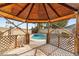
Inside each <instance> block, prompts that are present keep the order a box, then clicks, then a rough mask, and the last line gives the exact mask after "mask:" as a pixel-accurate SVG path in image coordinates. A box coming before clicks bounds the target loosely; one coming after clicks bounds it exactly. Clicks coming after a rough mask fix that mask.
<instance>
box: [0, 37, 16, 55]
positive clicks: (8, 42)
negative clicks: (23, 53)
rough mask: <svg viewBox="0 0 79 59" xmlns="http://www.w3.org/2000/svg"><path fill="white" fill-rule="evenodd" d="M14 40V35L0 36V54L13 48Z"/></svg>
mask: <svg viewBox="0 0 79 59" xmlns="http://www.w3.org/2000/svg"><path fill="white" fill-rule="evenodd" d="M16 40H17V36H16V35H10V36H0V54H2V53H4V52H5V51H8V50H10V49H13V48H15V44H16Z"/></svg>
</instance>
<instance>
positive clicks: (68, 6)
mask: <svg viewBox="0 0 79 59" xmlns="http://www.w3.org/2000/svg"><path fill="white" fill-rule="evenodd" d="M58 4H60V5H62V6H64V7H67V8H69V9H71V10H73V11H78V9H76V8H74V7H72V6H70V5H68V4H66V3H58Z"/></svg>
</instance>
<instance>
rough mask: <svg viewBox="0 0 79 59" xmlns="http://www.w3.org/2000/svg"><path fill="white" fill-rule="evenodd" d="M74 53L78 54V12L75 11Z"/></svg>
mask: <svg viewBox="0 0 79 59" xmlns="http://www.w3.org/2000/svg"><path fill="white" fill-rule="evenodd" d="M74 46H75V54H76V55H79V13H78V12H76V33H75V45H74Z"/></svg>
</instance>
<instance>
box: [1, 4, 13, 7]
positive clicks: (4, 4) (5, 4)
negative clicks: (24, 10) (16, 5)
mask: <svg viewBox="0 0 79 59" xmlns="http://www.w3.org/2000/svg"><path fill="white" fill-rule="evenodd" d="M11 4H12V3H5V4H3V5H0V8H1V7H5V6H8V5H11Z"/></svg>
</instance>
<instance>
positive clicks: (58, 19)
mask: <svg viewBox="0 0 79 59" xmlns="http://www.w3.org/2000/svg"><path fill="white" fill-rule="evenodd" d="M0 15H1V16H3V17H6V18H11V19H14V20H18V21H21V22H26V19H23V18H20V17H17V16H14V15H11V14H7V13H5V12H1V11H0ZM74 16H75V14H70V15H67V16H62V17H59V18H56V19H51V20H50V22H56V21H60V20H67V19H69V18H72V17H74ZM27 22H48V20H28V19H27Z"/></svg>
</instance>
